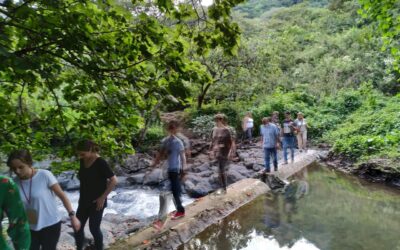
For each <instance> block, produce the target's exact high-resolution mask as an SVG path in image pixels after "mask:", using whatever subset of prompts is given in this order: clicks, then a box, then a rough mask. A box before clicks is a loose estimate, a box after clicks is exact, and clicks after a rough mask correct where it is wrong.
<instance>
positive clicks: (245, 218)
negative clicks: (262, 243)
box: [185, 182, 305, 250]
mask: <svg viewBox="0 0 400 250" xmlns="http://www.w3.org/2000/svg"><path fill="white" fill-rule="evenodd" d="M289 185H293V187H290V189H289V192H290V193H288V194H287V197H286V196H284V195H282V194H275V193H268V194H267V195H266V196H265V197H261V198H260V199H257V200H256V201H254V202H252V203H251V204H248V205H246V206H244V207H243V208H241V209H240V210H238V211H236V212H235V213H233V214H232V215H231V216H228V217H227V218H226V219H225V220H223V221H221V222H219V223H218V224H216V225H213V226H211V227H210V228H209V229H208V230H206V231H205V232H203V233H202V234H200V235H199V236H198V237H196V238H194V239H193V240H191V241H190V242H189V243H188V244H186V246H185V249H188V250H192V249H196V250H203V249H204V250H214V249H215V250H217V249H224V250H225V249H226V250H229V249H241V248H245V247H246V246H247V245H248V243H249V242H250V241H251V240H252V238H253V237H252V236H251V235H252V233H253V232H254V231H255V232H256V234H257V235H262V236H263V237H265V238H274V239H276V240H277V241H278V243H279V245H280V246H281V247H282V246H288V247H291V246H293V245H294V244H295V243H296V242H297V241H298V240H299V239H300V238H301V232H300V231H299V230H298V229H297V228H295V227H293V226H292V225H291V224H290V221H289V217H290V216H291V214H292V213H294V210H293V209H292V208H294V207H295V204H294V203H295V202H296V199H297V198H301V197H302V196H303V195H304V193H305V192H304V193H303V195H299V194H300V193H302V192H300V191H297V189H299V188H300V187H302V188H303V190H305V189H304V186H303V185H299V183H297V182H293V183H291V184H289ZM296 197H297V198H296ZM287 204H291V206H286V205H287Z"/></svg>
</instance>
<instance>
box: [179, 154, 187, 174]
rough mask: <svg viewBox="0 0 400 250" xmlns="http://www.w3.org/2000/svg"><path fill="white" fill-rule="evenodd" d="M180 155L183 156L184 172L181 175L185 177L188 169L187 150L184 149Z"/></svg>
mask: <svg viewBox="0 0 400 250" xmlns="http://www.w3.org/2000/svg"><path fill="white" fill-rule="evenodd" d="M180 157H181V164H182V173H181V175H182V177H183V176H185V174H186V170H187V164H186V154H185V150H182V151H181V152H180Z"/></svg>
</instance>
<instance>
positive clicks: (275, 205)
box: [186, 168, 400, 250]
mask: <svg viewBox="0 0 400 250" xmlns="http://www.w3.org/2000/svg"><path fill="white" fill-rule="evenodd" d="M309 173H310V175H309V177H308V178H307V181H308V182H309V183H310V192H309V194H308V195H307V193H308V188H307V187H308V183H307V182H305V181H304V180H305V179H306V178H304V179H301V178H298V179H296V180H297V182H296V181H293V182H292V186H289V187H288V189H287V190H286V191H287V193H285V194H280V195H274V194H272V193H270V194H268V195H267V196H264V197H260V198H258V199H256V200H255V201H254V202H251V203H250V204H248V205H246V206H244V207H243V208H241V209H239V210H238V211H236V212H234V213H233V214H232V215H231V216H229V217H228V218H227V219H226V220H225V221H223V222H221V223H219V224H218V225H216V226H213V227H211V229H209V230H207V231H206V232H204V233H202V234H201V235H199V236H198V237H197V238H196V240H195V241H191V243H190V244H192V246H193V247H192V248H186V249H223V250H225V249H226V250H230V249H240V248H244V247H246V246H247V245H248V244H249V242H250V241H251V240H252V238H253V237H252V236H251V235H252V234H254V231H255V232H256V234H257V235H260V236H263V237H264V238H267V239H274V240H276V241H277V242H278V243H279V245H280V246H281V247H284V246H286V247H292V246H293V245H294V244H295V243H296V242H297V241H298V240H299V239H301V238H305V239H307V241H309V242H311V243H312V244H314V245H315V246H316V247H318V248H320V249H328V250H336V249H340V250H341V249H396V247H397V248H398V246H400V238H399V237H398V233H397V232H398V231H399V230H400V224H399V221H400V212H399V211H400V202H399V198H398V197H399V196H398V194H392V193H387V192H384V191H383V190H382V189H378V190H376V189H375V188H374V187H373V189H371V188H369V187H366V186H362V185H361V184H360V183H359V181H358V179H354V178H348V177H343V176H341V174H338V173H335V172H333V171H331V170H329V169H324V168H316V169H313V168H311V169H310V172H309ZM303 177H305V175H304V176H303ZM296 178H297V177H296ZM194 242H197V243H196V244H197V245H194Z"/></svg>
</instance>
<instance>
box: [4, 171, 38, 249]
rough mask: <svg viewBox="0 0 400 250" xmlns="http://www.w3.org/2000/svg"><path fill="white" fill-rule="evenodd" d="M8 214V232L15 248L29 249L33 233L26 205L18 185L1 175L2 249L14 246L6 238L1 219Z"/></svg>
mask: <svg viewBox="0 0 400 250" xmlns="http://www.w3.org/2000/svg"><path fill="white" fill-rule="evenodd" d="M3 214H6V215H7V217H8V221H9V226H8V230H7V233H8V235H9V236H10V238H11V240H12V243H13V245H14V249H15V250H28V249H29V248H30V245H31V233H30V231H29V224H28V219H27V217H26V214H25V209H24V205H23V204H22V202H21V198H20V196H19V190H18V187H17V185H16V184H15V183H14V182H13V181H12V180H11V179H9V178H7V177H5V176H1V175H0V249H4V250H11V249H12V248H11V247H10V246H9V245H8V244H7V242H6V239H4V235H3V230H2V227H1V221H2V220H3Z"/></svg>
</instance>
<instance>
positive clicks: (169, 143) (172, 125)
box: [151, 120, 186, 220]
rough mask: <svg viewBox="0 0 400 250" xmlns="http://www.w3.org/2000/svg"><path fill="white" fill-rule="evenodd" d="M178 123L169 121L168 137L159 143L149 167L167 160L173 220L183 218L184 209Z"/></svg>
mask: <svg viewBox="0 0 400 250" xmlns="http://www.w3.org/2000/svg"><path fill="white" fill-rule="evenodd" d="M178 130H179V123H178V122H177V121H175V120H171V121H169V122H168V124H167V131H168V136H167V137H165V138H164V139H163V140H162V141H161V146H160V150H159V153H158V154H157V156H156V159H155V160H154V162H153V164H152V165H151V167H155V166H156V165H158V164H159V163H160V161H161V159H163V158H167V163H168V179H169V181H170V183H171V191H172V195H173V197H174V203H175V207H176V212H175V213H174V214H173V215H172V218H171V219H173V220H175V219H179V218H181V217H184V216H185V208H184V207H183V205H182V200H181V194H182V187H181V178H183V176H184V174H185V170H186V156H185V147H184V145H183V142H182V141H181V139H179V138H178V137H177V133H178Z"/></svg>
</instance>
